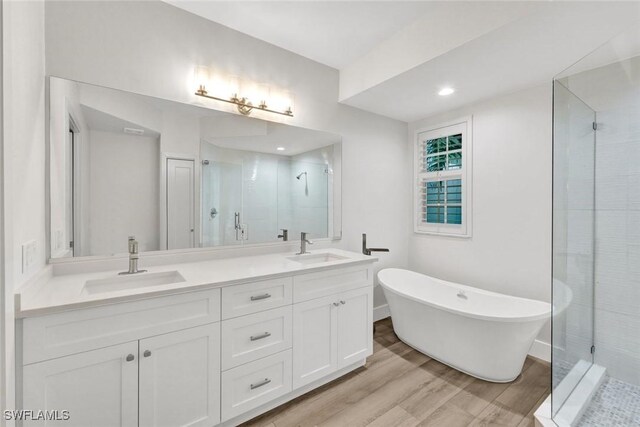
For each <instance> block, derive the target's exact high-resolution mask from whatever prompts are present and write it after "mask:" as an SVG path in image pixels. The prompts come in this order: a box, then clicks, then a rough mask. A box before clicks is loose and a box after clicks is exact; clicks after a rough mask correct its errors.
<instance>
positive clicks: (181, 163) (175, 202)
mask: <svg viewBox="0 0 640 427" xmlns="http://www.w3.org/2000/svg"><path fill="white" fill-rule="evenodd" d="M194 172H195V162H194V161H193V160H179V159H167V249H184V248H193V247H194V244H195V229H194V224H195V174H194Z"/></svg>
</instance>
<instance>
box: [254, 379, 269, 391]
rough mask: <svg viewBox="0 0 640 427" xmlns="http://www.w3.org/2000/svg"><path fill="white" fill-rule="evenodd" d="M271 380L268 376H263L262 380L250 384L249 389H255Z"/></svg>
mask: <svg viewBox="0 0 640 427" xmlns="http://www.w3.org/2000/svg"><path fill="white" fill-rule="evenodd" d="M270 382H271V380H270V379H269V378H265V379H263V380H262V381H260V382H259V383H255V384H251V390H255V389H257V388H259V387H262V386H263V385H267V384H269V383H270Z"/></svg>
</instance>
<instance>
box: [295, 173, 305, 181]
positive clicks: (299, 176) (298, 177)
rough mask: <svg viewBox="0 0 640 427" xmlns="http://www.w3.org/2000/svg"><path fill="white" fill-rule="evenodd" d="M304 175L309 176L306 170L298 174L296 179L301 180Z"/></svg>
mask: <svg viewBox="0 0 640 427" xmlns="http://www.w3.org/2000/svg"><path fill="white" fill-rule="evenodd" d="M302 175H304V176H307V173H306V172H302V173H301V174H300V175H298V176H296V179H297V180H298V181H300V178H302Z"/></svg>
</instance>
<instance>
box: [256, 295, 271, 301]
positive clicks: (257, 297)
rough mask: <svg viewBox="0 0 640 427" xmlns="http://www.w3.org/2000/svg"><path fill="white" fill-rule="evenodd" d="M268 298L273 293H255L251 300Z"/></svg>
mask: <svg viewBox="0 0 640 427" xmlns="http://www.w3.org/2000/svg"><path fill="white" fill-rule="evenodd" d="M267 298H271V294H262V295H254V296H252V297H251V301H260V300H261V299H267Z"/></svg>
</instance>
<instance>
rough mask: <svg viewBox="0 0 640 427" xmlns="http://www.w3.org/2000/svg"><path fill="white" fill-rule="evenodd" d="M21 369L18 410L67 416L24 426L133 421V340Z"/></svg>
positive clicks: (126, 425)
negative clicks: (66, 418) (21, 399)
mask: <svg viewBox="0 0 640 427" xmlns="http://www.w3.org/2000/svg"><path fill="white" fill-rule="evenodd" d="M127 359H128V360H127ZM23 373H24V379H23V408H24V409H30V410H49V411H54V410H58V411H64V410H66V411H69V417H70V418H69V420H67V421H57V422H54V421H46V422H43V421H34V422H25V423H24V425H25V426H31V425H33V426H36V425H37V426H49V425H64V426H68V427H88V426H90V427H101V426H104V427H114V426H122V427H134V426H137V425H138V342H137V341H134V342H129V343H125V344H120V345H115V346H111V347H105V348H102V349H99V350H93V351H87V352H84V353H79V354H74V355H72V356H66V357H60V358H58V359H52V360H47V361H45V362H39V363H33V364H31V365H26V366H25V367H24V371H23Z"/></svg>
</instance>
